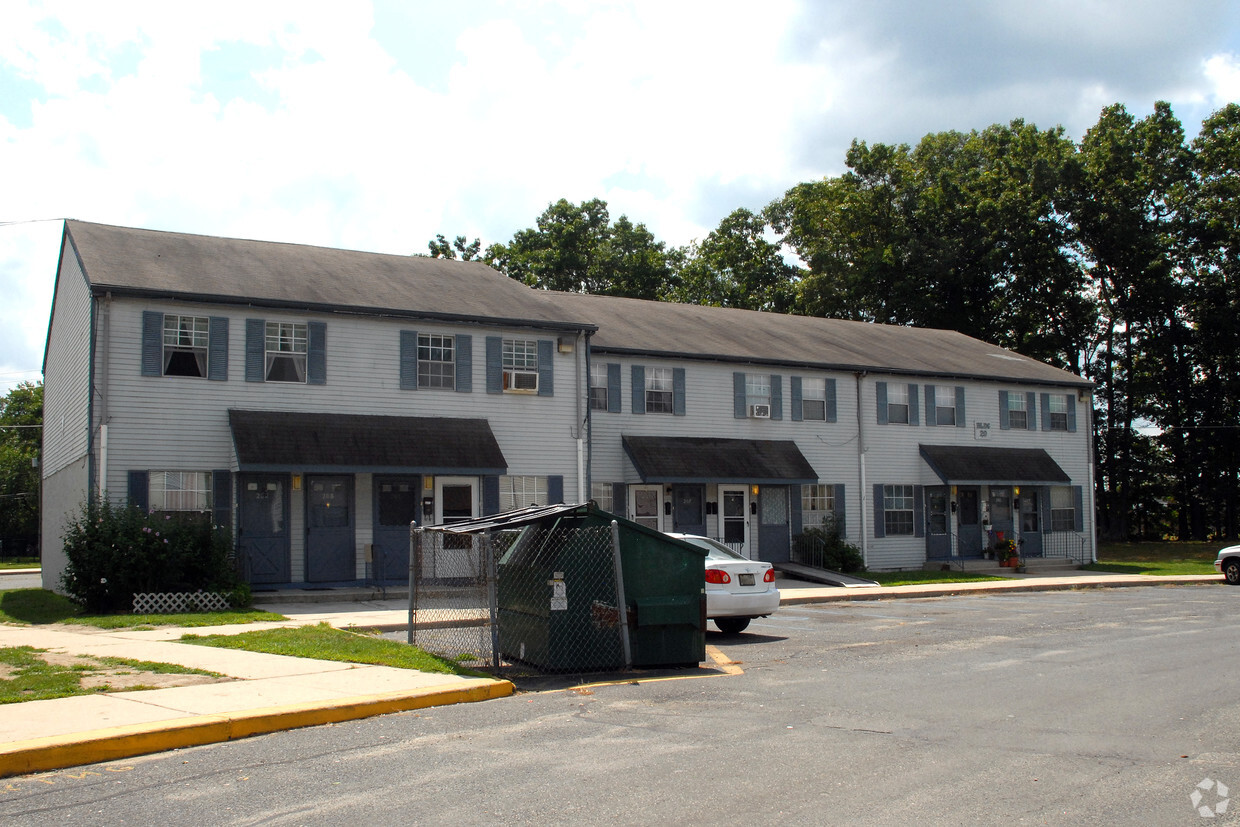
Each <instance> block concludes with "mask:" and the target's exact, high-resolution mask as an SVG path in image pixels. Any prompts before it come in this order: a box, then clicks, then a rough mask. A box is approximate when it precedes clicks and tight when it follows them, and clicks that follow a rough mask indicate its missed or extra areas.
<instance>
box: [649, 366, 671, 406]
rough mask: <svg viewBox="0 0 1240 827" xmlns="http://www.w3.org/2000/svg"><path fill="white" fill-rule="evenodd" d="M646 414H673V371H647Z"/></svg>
mask: <svg viewBox="0 0 1240 827" xmlns="http://www.w3.org/2000/svg"><path fill="white" fill-rule="evenodd" d="M646 413H667V414H670V413H672V369H671V368H647V369H646Z"/></svg>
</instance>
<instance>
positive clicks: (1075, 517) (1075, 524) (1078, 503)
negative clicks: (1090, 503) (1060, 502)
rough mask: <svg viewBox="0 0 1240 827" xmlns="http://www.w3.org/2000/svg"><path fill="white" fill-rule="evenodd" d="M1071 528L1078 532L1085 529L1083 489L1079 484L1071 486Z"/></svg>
mask: <svg viewBox="0 0 1240 827" xmlns="http://www.w3.org/2000/svg"><path fill="white" fill-rule="evenodd" d="M1072 508H1073V511H1072V530H1073V531H1075V532H1077V533H1080V532H1082V531H1084V530H1085V490H1084V489H1083V488H1081V486H1079V485H1074V486H1072Z"/></svg>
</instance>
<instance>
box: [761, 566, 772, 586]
mask: <svg viewBox="0 0 1240 827" xmlns="http://www.w3.org/2000/svg"><path fill="white" fill-rule="evenodd" d="M762 582H763V583H774V582H775V569H767V570H766V574H764V575H762Z"/></svg>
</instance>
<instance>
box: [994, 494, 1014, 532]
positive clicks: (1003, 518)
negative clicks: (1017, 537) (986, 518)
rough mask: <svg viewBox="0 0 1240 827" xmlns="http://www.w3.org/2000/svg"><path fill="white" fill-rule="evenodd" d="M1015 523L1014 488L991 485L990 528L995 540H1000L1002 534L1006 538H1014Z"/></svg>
mask: <svg viewBox="0 0 1240 827" xmlns="http://www.w3.org/2000/svg"><path fill="white" fill-rule="evenodd" d="M1013 525H1015V523H1013V521H1012V489H1011V488H1010V487H1008V486H1006V485H992V486H990V530H991V532H992V533H993V534H994V538H993V539H994V541H995V542H996V543H997V542H999V538H1000V537H999V536H1000V535H1003V539H1005V540H1011V539H1013V537H1012V527H1013Z"/></svg>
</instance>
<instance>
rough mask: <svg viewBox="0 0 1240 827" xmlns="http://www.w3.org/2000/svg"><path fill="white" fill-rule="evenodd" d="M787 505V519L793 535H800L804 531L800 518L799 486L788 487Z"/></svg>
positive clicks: (802, 521)
mask: <svg viewBox="0 0 1240 827" xmlns="http://www.w3.org/2000/svg"><path fill="white" fill-rule="evenodd" d="M788 505H789V509H788V510H789V512H790V513H789V515H788V516H789V517H790V518H791V522H792V526H791V528H792V533H793V535H794V536H795V535H797V534H800V533H801V532H802V531H803V530H804V520H803V518H802V516H801V486H799V485H790V486H788Z"/></svg>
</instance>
